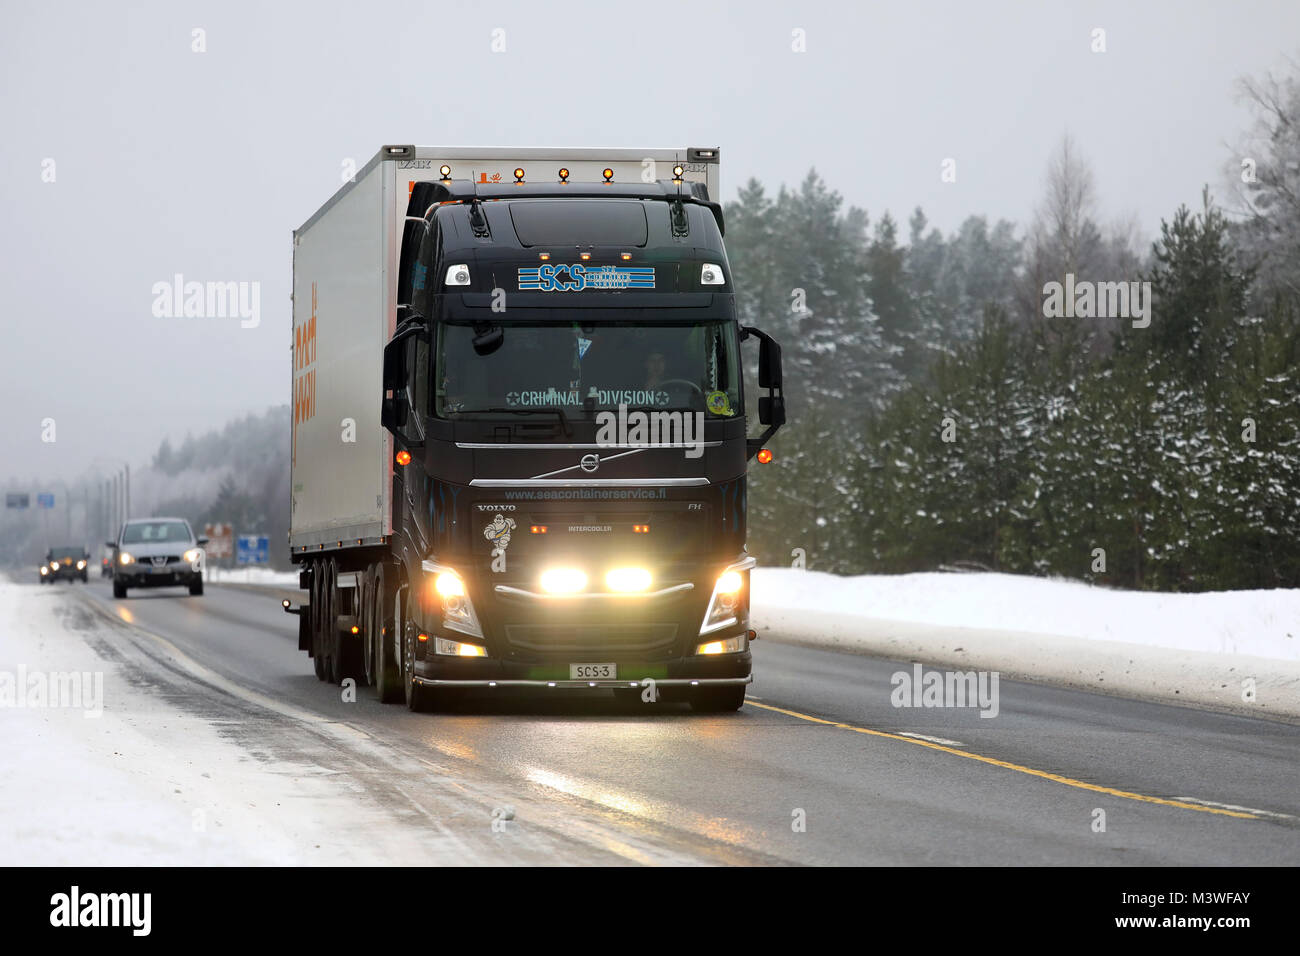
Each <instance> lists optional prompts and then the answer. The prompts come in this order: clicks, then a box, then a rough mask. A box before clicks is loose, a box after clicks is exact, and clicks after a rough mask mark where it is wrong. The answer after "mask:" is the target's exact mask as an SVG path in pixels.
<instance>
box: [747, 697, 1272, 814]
mask: <svg viewBox="0 0 1300 956" xmlns="http://www.w3.org/2000/svg"><path fill="white" fill-rule="evenodd" d="M745 705H746V706H747V707H761V708H762V709H763V710H772V711H775V712H776V713H778V714H785V715H787V716H789V717H797V718H799V719H800V720H807V721H809V722H811V723H814V724H825V725H826V726H827V727H838V728H839V729H840V730H851V731H853V732H854V733H858V734H870V735H871V736H872V737H885V738H886V739H888V740H898V741H901V742H903V743H905V744H912V745H913V746H916V747H928V748H930V749H931V750H942V751H943V752H944V753H949V754H956V755H957V756H958V757H966V758H968V759H970V760H978V761H979V762H980V763H987V764H992V765H993V766H995V767H1004V768H1005V769H1007V770H1015V771H1016V772H1017V773H1025V774H1029V775H1030V776H1031V777H1041V778H1042V779H1044V780H1051V781H1053V782H1055V783H1062V784H1065V786H1067V787H1077V788H1078V789H1080V790H1092V791H1094V792H1095V793H1106V794H1109V795H1110V796H1112V797H1123V798H1124V799H1125V800H1139V801H1141V802H1142V803H1158V804H1160V805H1161V806H1165V807H1178V808H1179V809H1181V810H1196V811H1197V812H1199V813H1216V814H1219V815H1220V816H1225V817H1239V818H1241V819H1243V820H1258V819H1260V817H1258V816H1256V815H1255V814H1253V813H1239V812H1237V811H1236V810H1224V809H1220V808H1219V807H1208V806H1203V805H1201V804H1197V803H1184V802H1183V801H1181V800H1166V799H1164V798H1163V797H1149V796H1147V795H1146V794H1144V793H1131V792H1129V791H1128V790H1116V789H1115V788H1113V787H1102V786H1098V785H1097V784H1095V783H1088V782H1087V781H1084V780H1075V779H1074V778H1073V777H1064V776H1062V775H1061V774H1059V773H1049V772H1047V771H1046V770H1035V769H1034V768H1033V767H1026V766H1023V765H1021V764H1018V763H1010V762H1009V761H1006V760H998V759H996V758H995V757H985V756H984V755H983V754H975V753H971V752H970V751H969V750H959V749H957V748H956V747H945V746H944V745H943V744H936V743H931V742H930V741H928V740H920V739H918V738H916V737H904V736H902V735H901V734H891V733H888V732H887V731H884V730H870V729H869V728H867V727H855V726H854V725H853V724H842V723H840V722H839V721H835V720H823V719H822V718H821V717H812V716H809V715H808V714H801V713H799V712H798V711H794V710H786V709H785V708H783V707H773V706H772V705H771V704H760V703H757V702H756V701H755V700H754V699H753V698H752V697H751V698H746V699H745Z"/></svg>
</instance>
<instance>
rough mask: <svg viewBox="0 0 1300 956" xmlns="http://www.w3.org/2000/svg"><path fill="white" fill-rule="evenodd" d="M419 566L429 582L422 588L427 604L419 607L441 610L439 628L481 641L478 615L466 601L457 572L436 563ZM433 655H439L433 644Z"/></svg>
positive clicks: (467, 596)
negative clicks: (439, 607)
mask: <svg viewBox="0 0 1300 956" xmlns="http://www.w3.org/2000/svg"><path fill="white" fill-rule="evenodd" d="M420 566H421V567H422V568H423V569H424V573H425V575H426V577H427V579H428V584H427V585H426V586H425V587H426V588H427V590H426V597H427V600H426V601H423V602H421V603H422V604H424V605H425V606H428V605H430V604H437V605H440V606H441V607H442V626H443V627H445V628H446V629H447V630H449V631H459V632H460V633H461V634H467V635H469V636H470V637H478V638H481V637H482V636H483V627H482V626H481V625H480V624H479V622H478V615H477V614H475V613H474V602H473V601H471V600H470V599H469V594H468V592H467V591H466V589H465V582H464V580H463V579H462V578H461V576H460V575H459V574H457V573H456V570H455V569H454V568H449V567H447V566H446V565H442V564H438V563H437V562H435V561H424V562H421V565H420ZM453 643H454V642H453ZM467 646H469V645H467ZM434 652H435V653H438V654H441V653H442V652H441V651H439V650H437V646H436V644H435V646H434Z"/></svg>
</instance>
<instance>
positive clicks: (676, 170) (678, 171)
mask: <svg viewBox="0 0 1300 956" xmlns="http://www.w3.org/2000/svg"><path fill="white" fill-rule="evenodd" d="M684 172H686V170H685V169H683V168H682V167H681V166H674V167H673V179H676V180H680V179H681V178H682V174H683V173H684Z"/></svg>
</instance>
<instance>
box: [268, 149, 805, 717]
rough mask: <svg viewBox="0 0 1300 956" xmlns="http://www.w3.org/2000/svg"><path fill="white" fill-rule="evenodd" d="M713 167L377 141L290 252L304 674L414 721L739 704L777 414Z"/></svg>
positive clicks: (770, 371) (581, 152) (769, 360)
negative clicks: (742, 296) (750, 372)
mask: <svg viewBox="0 0 1300 956" xmlns="http://www.w3.org/2000/svg"><path fill="white" fill-rule="evenodd" d="M719 160H720V157H719V150H718V149H717V148H695V147H692V148H672V149H624V148H619V149H589V148H583V149H541V148H519V149H503V148H491V149H489V148H480V149H475V148H463V147H458V148H451V147H422V146H421V147H417V146H412V145H388V146H384V147H382V148H381V149H380V150H379V152H378V153H377V154H376V155H375V156H374V158H373V159H371V160H370V161H369V162H368V163H367V164H366V165H365V166H364V167H363V168H362V169H361V170H360V171H358V172H357V173H356V174H355V175H354V176H353V177H352V178H351V179H350V180H349V181H347V182H345V183H344V184H343V185H342V187H341V188H340V189H339V190H338V191H337V192H336V193H335V194H334V196H333V197H332V198H330V200H329V201H328V202H326V203H325V205H324V206H322V207H321V208H320V209H319V210H318V211H317V212H316V213H315V214H314V215H313V216H311V218H310V219H308V220H307V221H306V222H305V223H304V224H303V225H302V227H301V228H299V229H298V230H296V231H295V232H294V234H293V346H292V409H293V427H292V437H291V448H290V458H291V502H290V506H291V519H290V531H289V550H290V555H291V558H292V560H293V562H294V563H295V565H296V566H297V568H298V570H299V586H300V588H301V589H302V590H303V591H304V592H305V598H304V600H303V601H302V602H301V603H300V604H299V605H298V606H294V605H293V602H290V601H285V602H284V607H285V610H286V611H288V612H289V613H292V614H297V615H298V646H299V648H300V649H301V650H304V651H306V652H307V653H308V654H309V655H310V657H311V659H312V661H313V665H314V668H315V672H316V675H317V677H319V678H320V679H321V680H324V681H330V682H335V683H338V682H341V681H343V680H345V679H347V678H352V679H354V680H356V681H357V683H359V684H366V685H371V686H373V687H374V688H375V689H376V691H377V694H378V696H379V698H380V699H381V700H383V701H385V702H391V703H397V702H401V701H403V700H404V701H405V702H406V704H407V706H408V707H410V708H411V709H412V710H430V709H436V708H437V706H438V705H439V703H440V702H444V701H445V700H447V699H448V698H449V697H450V696H452V695H455V694H457V693H460V692H461V691H463V690H464V689H475V690H476V691H477V692H482V693H489V694H505V693H510V692H511V691H512V690H514V689H518V688H539V689H542V690H543V692H545V693H552V692H556V693H560V692H563V691H564V690H566V689H570V688H584V689H590V688H610V689H613V690H614V692H615V695H617V696H621V697H626V698H628V699H629V700H630V699H633V698H635V697H639V698H640V699H642V700H647V701H653V700H656V699H677V700H686V701H688V702H689V703H690V705H691V706H692V707H693V708H695V709H697V710H702V711H713V712H720V711H732V710H737V709H739V708H740V707H742V706H743V704H744V699H745V690H746V685H747V684H749V683H750V681H751V680H752V675H751V665H752V658H751V653H750V642H751V640H753V639H754V637H755V634H754V632H753V631H752V630H751V628H750V621H749V603H750V569H751V568H752V567H753V566H754V564H755V561H754V559H753V558H752V557H751V556H750V555H749V554H748V552H747V551H746V547H745V536H746V502H747V484H746V470H747V467H748V462H749V461H750V460H752V459H753V458H755V457H758V459H759V460H760V461H767V460H770V458H771V454H770V452H768V451H767V449H766V448H765V445H766V443H767V442H768V441H769V440H770V439H771V437H772V436H773V435H774V434H775V433H776V431H777V429H778V428H780V427H781V425H782V424H784V421H785V406H784V398H783V394H782V380H781V379H782V377H781V350H780V347H779V345H778V343H777V342H776V341H775V340H774V339H773V338H772V337H771V336H769V335H767V334H766V333H764V332H763V331H761V330H759V329H757V328H752V327H746V326H742V325H741V324H740V323H739V321H738V319H737V311H736V302H735V296H736V292H735V288H734V286H733V283H732V275H731V269H730V266H729V264H728V262H727V256H726V251H725V249H724V246H723V235H724V223H723V214H722V207H721V205H720V204H719V203H718V201H717V199H716V197H717V196H718V190H719V168H720V164H719ZM749 343H757V348H756V350H755V349H754V347H753V346H752V345H750V344H749ZM754 351H756V353H757V354H756V355H754V354H753V352H754ZM744 356H748V357H749V358H750V360H753V359H754V358H756V359H757V385H758V389H759V391H760V392H761V393H762V395H761V396H759V397H757V401H756V402H753V403H752V404H753V406H754V408H755V410H756V416H757V418H758V426H759V427H758V429H756V430H758V431H760V434H757V435H754V436H752V437H751V435H750V429H749V428H748V425H747V418H746V395H745V389H744V382H743V378H744V376H743V374H742V372H743V367H742V361H743V357H744Z"/></svg>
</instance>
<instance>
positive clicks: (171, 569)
mask: <svg viewBox="0 0 1300 956" xmlns="http://www.w3.org/2000/svg"><path fill="white" fill-rule="evenodd" d="M207 543H208V539H207V538H196V537H195V536H194V531H193V529H192V528H190V523H189V522H188V521H186V520H185V519H184V518H137V519H135V520H133V521H128V522H127V523H126V524H124V525H122V530H121V531H120V532H118V535H117V540H116V541H109V542H107V544H108V546H109V547H110V548H112V549H113V551H114V554H113V597H115V598H124V597H126V589H127V588H129V587H132V588H156V587H166V586H167V585H182V586H185V587H188V588H189V589H190V593H191V594H202V593H203V546H204V545H205V544H207Z"/></svg>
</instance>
